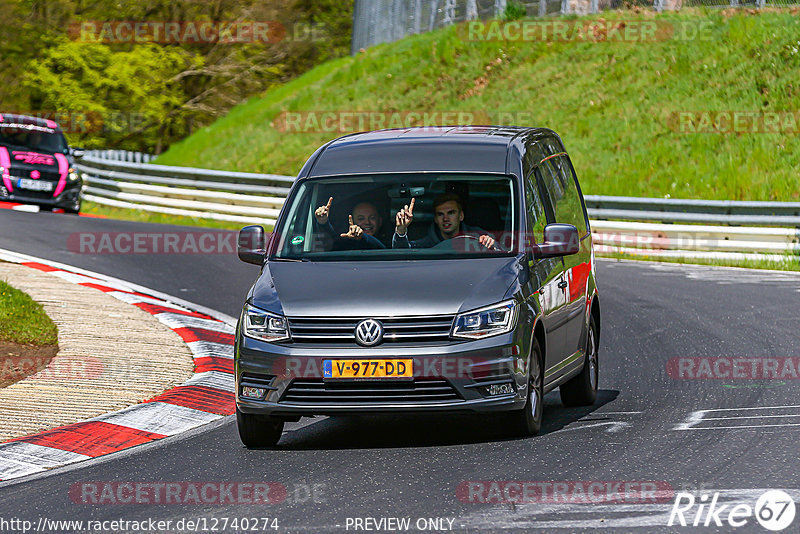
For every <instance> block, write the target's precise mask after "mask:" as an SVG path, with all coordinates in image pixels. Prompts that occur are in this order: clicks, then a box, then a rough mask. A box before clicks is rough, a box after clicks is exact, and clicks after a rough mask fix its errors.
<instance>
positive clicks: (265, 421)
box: [236, 408, 283, 449]
mask: <svg viewBox="0 0 800 534" xmlns="http://www.w3.org/2000/svg"><path fill="white" fill-rule="evenodd" d="M236 426H237V427H238V429H239V439H241V440H242V443H244V446H245V447H247V448H248V449H251V448H259V447H273V446H275V445H277V444H278V441H279V440H280V439H281V434H282V433H283V419H277V418H275V417H270V416H269V415H253V414H249V413H242V412H240V411H239V408H236Z"/></svg>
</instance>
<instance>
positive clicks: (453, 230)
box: [392, 193, 496, 249]
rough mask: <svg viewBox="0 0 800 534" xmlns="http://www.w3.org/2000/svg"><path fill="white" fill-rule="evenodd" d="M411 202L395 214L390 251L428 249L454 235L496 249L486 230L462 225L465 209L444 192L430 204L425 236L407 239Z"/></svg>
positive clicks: (455, 197)
mask: <svg viewBox="0 0 800 534" xmlns="http://www.w3.org/2000/svg"><path fill="white" fill-rule="evenodd" d="M414 200H415V199H413V198H412V199H411V204H409V205H407V206H404V207H403V209H401V210H400V211H398V212H397V216H396V217H395V231H394V236H392V248H430V247H433V246H435V245H438V244H439V243H441V242H443V241H445V240H447V239H452V238H454V237H457V236H472V237H475V238H476V239H478V241H479V242H480V244H481V245H483V246H484V247H485V248H487V249H496V247H495V241H494V238H492V237H491V236H490V235H489V234H488V233H487V232H486V231H485V230H482V229H480V228H478V227H476V226H468V225H466V224H464V222H463V221H464V206H463V205H462V203H461V198H460V197H459V196H458V195H456V194H455V193H444V194H442V195H439V196H438V197H436V199H435V200H434V201H433V222H434V224H432V225H431V226H430V228H429V229H428V235H426V236H425V237H423V238H422V239H417V240H416V241H409V240H408V227H409V225H410V224H411V222H412V221H413V220H414Z"/></svg>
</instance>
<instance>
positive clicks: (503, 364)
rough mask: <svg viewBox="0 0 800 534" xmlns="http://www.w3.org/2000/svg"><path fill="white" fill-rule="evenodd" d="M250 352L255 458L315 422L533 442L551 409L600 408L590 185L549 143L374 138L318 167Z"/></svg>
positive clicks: (277, 234)
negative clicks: (555, 399) (484, 432)
mask: <svg viewBox="0 0 800 534" xmlns="http://www.w3.org/2000/svg"><path fill="white" fill-rule="evenodd" d="M238 253H239V257H240V259H242V260H243V261H245V262H248V263H253V264H256V265H259V266H261V273H260V275H259V277H258V279H257V280H256V282H255V284H254V285H253V287H252V288H251V290H250V291H249V293H248V295H247V300H246V302H245V304H244V308H243V310H242V314H241V317H240V319H239V323H238V326H237V328H236V341H235V376H236V419H237V423H238V430H239V435H240V437H241V440H242V442H243V443H244V444H245V445H246V446H247V447H260V446H271V445H275V444H276V443H277V442H278V440H279V439H280V437H281V432H282V430H283V425H284V422H286V421H297V420H299V418H300V417H303V416H314V415H343V414H366V413H386V412H415V413H416V412H419V413H421V412H461V413H464V412H472V413H488V412H496V413H497V415H498V416H499V417H503V418H505V420H506V422H507V426H508V429H509V433H512V434H516V435H532V434H535V433H537V432H538V431H539V429H540V427H541V424H542V405H543V396H544V395H545V394H546V393H547V392H548V391H550V390H553V389H554V388H556V387H558V388H560V394H561V400H562V402H563V403H564V404H566V405H569V406H573V405H591V404H593V403H594V402H595V400H596V396H597V381H598V341H599V336H600V301H599V297H598V292H597V285H596V281H595V266H594V255H593V253H592V238H591V231H590V228H589V220H588V217H587V214H586V207H585V205H584V201H583V195H582V194H581V189H580V186H579V184H578V180H577V177H576V175H575V170H574V169H573V166H572V163H571V161H570V158H569V156H568V155H567V153H566V151H565V150H564V145H563V144H562V142H561V139H560V138H559V137H558V135H556V133H555V132H553V131H552V130H549V129H545V128H520V127H495V126H489V127H485V126H462V127H427V128H410V129H396V130H382V131H377V132H369V133H360V134H354V135H349V136H345V137H342V138H339V139H336V140H334V141H331V142H329V143H327V144H326V145H324V146H322V147H321V148H319V149H318V150H317V151H316V152H315V153H314V154H313V155H312V156H311V158H309V160H308V161H307V162H306V164H305V165H304V166H303V168H302V170H301V171H300V174H299V176H298V178H297V181H296V182H295V183H294V185H293V187H292V188H291V191H290V192H289V195H288V197H287V199H286V203H285V204H284V206H283V209H282V210H281V213H280V215H279V217H278V219H277V221H276V224H275V228H274V232H273V233H272V234H271V235H270V237H269V239H268V240H267V239H266V235H265V233H264V229H263V228H262V227H261V226H248V227H246V228H243V229H242V230H241V232H240V234H239V250H238Z"/></svg>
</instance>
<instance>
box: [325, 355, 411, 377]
mask: <svg viewBox="0 0 800 534" xmlns="http://www.w3.org/2000/svg"><path fill="white" fill-rule="evenodd" d="M322 376H323V378H412V377H413V376H414V360H413V359H411V358H404V359H375V360H361V359H359V360H325V361H324V362H323V365H322Z"/></svg>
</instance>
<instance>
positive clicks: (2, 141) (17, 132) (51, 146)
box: [0, 122, 67, 153]
mask: <svg viewBox="0 0 800 534" xmlns="http://www.w3.org/2000/svg"><path fill="white" fill-rule="evenodd" d="M0 145H14V146H18V147H24V148H29V149H31V150H38V151H40V152H50V153H56V152H64V150H66V148H67V143H66V141H65V139H64V136H63V135H62V134H61V133H60V132H57V131H55V130H53V129H52V128H46V127H44V126H36V125H33V124H15V123H9V122H0Z"/></svg>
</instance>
